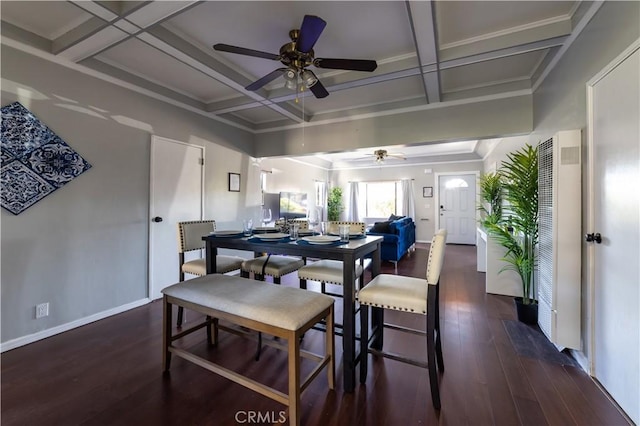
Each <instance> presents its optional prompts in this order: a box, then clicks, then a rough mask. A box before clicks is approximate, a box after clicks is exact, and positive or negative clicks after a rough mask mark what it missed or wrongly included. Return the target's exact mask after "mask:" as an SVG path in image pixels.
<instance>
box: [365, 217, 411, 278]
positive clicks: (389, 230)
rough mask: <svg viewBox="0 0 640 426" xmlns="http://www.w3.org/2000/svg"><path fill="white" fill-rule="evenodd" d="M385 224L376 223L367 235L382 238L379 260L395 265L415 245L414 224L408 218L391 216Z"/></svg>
mask: <svg viewBox="0 0 640 426" xmlns="http://www.w3.org/2000/svg"><path fill="white" fill-rule="evenodd" d="M390 219H391V220H388V221H386V222H376V223H375V224H374V225H373V227H371V229H370V230H369V231H368V232H367V234H368V235H379V236H381V237H383V238H384V239H383V240H382V246H381V249H382V250H381V254H380V256H381V258H382V260H387V261H390V262H393V263H395V264H396V269H397V267H398V261H399V260H400V258H402V256H404V254H405V253H407V252H408V251H409V249H410V248H412V247H413V246H414V244H415V243H416V224H415V223H414V222H413V219H411V218H410V217H399V218H398V217H397V216H392V217H391V218H390Z"/></svg>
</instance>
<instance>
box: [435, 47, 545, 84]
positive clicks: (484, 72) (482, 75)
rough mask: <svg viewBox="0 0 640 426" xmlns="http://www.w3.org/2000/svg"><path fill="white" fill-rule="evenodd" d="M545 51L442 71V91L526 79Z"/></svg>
mask: <svg viewBox="0 0 640 426" xmlns="http://www.w3.org/2000/svg"><path fill="white" fill-rule="evenodd" d="M544 55H545V51H537V52H530V53H523V54H521V55H515V56H508V57H505V58H500V59H495V60H493V61H485V62H478V63H475V64H471V65H465V66H461V67H456V68H451V69H446V70H442V71H441V73H440V75H441V77H442V90H443V91H444V92H452V91H456V90H462V89H467V88H475V87H482V86H486V85H492V84H498V83H505V82H510V81H515V80H522V79H528V78H530V77H531V73H532V70H534V69H535V67H536V65H538V64H539V63H540V61H541V60H542V58H543V57H544Z"/></svg>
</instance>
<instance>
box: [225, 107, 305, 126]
mask: <svg viewBox="0 0 640 426" xmlns="http://www.w3.org/2000/svg"><path fill="white" fill-rule="evenodd" d="M233 115H235V116H237V117H240V118H242V119H243V120H246V121H249V122H251V123H256V124H261V123H268V122H270V121H276V120H278V121H279V120H283V119H285V118H286V117H284V116H283V115H282V114H280V113H278V112H276V111H274V110H272V109H270V108H267V107H264V106H262V107H257V108H249V109H243V110H241V111H236V112H234V113H233ZM301 115H302V114H301Z"/></svg>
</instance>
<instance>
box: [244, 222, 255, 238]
mask: <svg viewBox="0 0 640 426" xmlns="http://www.w3.org/2000/svg"><path fill="white" fill-rule="evenodd" d="M252 232H253V220H251V219H247V220H243V221H242V233H243V234H244V236H245V237H250V236H251V233H252Z"/></svg>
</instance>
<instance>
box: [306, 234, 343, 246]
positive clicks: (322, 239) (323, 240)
mask: <svg viewBox="0 0 640 426" xmlns="http://www.w3.org/2000/svg"><path fill="white" fill-rule="evenodd" d="M301 239H302V240H303V241H306V242H308V243H309V244H331V243H335V242H336V241H340V237H334V236H332V235H313V236H311V237H302V238H301Z"/></svg>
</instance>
